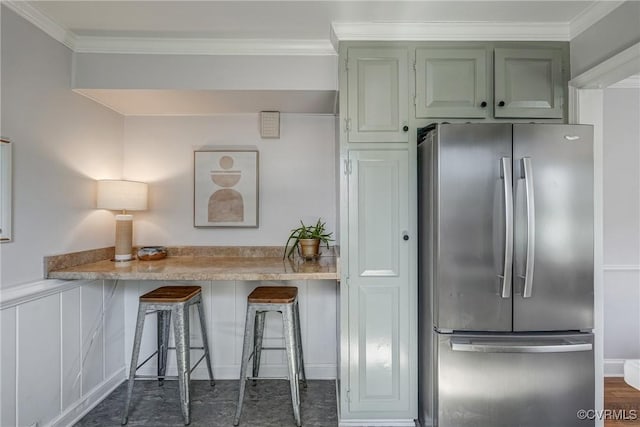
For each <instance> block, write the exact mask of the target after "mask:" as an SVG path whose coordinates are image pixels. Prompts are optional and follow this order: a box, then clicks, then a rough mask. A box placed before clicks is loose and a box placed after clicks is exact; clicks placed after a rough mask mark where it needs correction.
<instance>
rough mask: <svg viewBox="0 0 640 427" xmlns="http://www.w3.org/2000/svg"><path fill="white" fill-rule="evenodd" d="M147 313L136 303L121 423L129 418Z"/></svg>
mask: <svg viewBox="0 0 640 427" xmlns="http://www.w3.org/2000/svg"><path fill="white" fill-rule="evenodd" d="M146 314H147V308H146V305H145V304H144V303H140V304H139V305H138V318H137V320H136V332H135V335H134V338H133V351H132V352H131V365H130V367H129V382H128V384H127V398H126V400H125V402H124V411H123V412H122V425H125V424H126V423H127V421H128V420H129V405H130V404H131V395H132V394H133V384H134V381H135V377H136V367H137V366H138V356H139V355H140V343H141V342H142V331H143V330H144V318H145V316H146Z"/></svg>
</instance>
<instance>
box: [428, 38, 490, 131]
mask: <svg viewBox="0 0 640 427" xmlns="http://www.w3.org/2000/svg"><path fill="white" fill-rule="evenodd" d="M488 66H489V61H488V50H487V49H484V48H477V49H456V48H429V49H417V50H416V116H417V117H418V118H422V117H425V118H426V117H451V118H455V117H460V118H467V117H469V118H486V117H489V114H490V107H489V106H490V105H491V99H489V98H488V94H489V86H490V82H489V75H490V73H489V72H488V70H487V67H488Z"/></svg>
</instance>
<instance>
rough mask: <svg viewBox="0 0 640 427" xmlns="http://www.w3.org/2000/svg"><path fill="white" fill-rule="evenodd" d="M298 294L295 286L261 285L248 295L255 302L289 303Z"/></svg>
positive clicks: (248, 299)
mask: <svg viewBox="0 0 640 427" xmlns="http://www.w3.org/2000/svg"><path fill="white" fill-rule="evenodd" d="M297 296H298V288H296V287H295V286H259V287H257V288H255V289H254V290H253V292H251V293H250V294H249V296H248V297H247V301H248V302H250V303H253V304H260V303H262V304H289V303H292V302H294V301H295V299H296V297H297Z"/></svg>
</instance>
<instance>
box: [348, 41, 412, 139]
mask: <svg viewBox="0 0 640 427" xmlns="http://www.w3.org/2000/svg"><path fill="white" fill-rule="evenodd" d="M407 61H408V55H407V49H399V48H371V49H364V48H352V49H349V50H348V53H347V61H346V67H347V85H348V94H347V96H348V115H347V118H346V123H345V126H346V129H347V132H348V140H349V142H408V141H409V139H408V138H409V134H408V127H407V126H408V124H409V121H408V118H409V105H408V99H409V86H408V66H407Z"/></svg>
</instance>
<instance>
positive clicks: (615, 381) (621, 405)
mask: <svg viewBox="0 0 640 427" xmlns="http://www.w3.org/2000/svg"><path fill="white" fill-rule="evenodd" d="M604 408H605V409H610V410H611V411H612V412H611V415H609V416H607V417H606V418H605V422H604V425H605V427H640V390H636V389H635V388H633V387H631V386H630V385H628V384H627V383H625V382H624V378H612V377H608V378H605V379H604ZM620 411H622V412H620ZM616 416H617V418H618V419H615V418H616ZM621 416H626V418H627V419H620V418H621ZM632 418H634V419H632Z"/></svg>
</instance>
